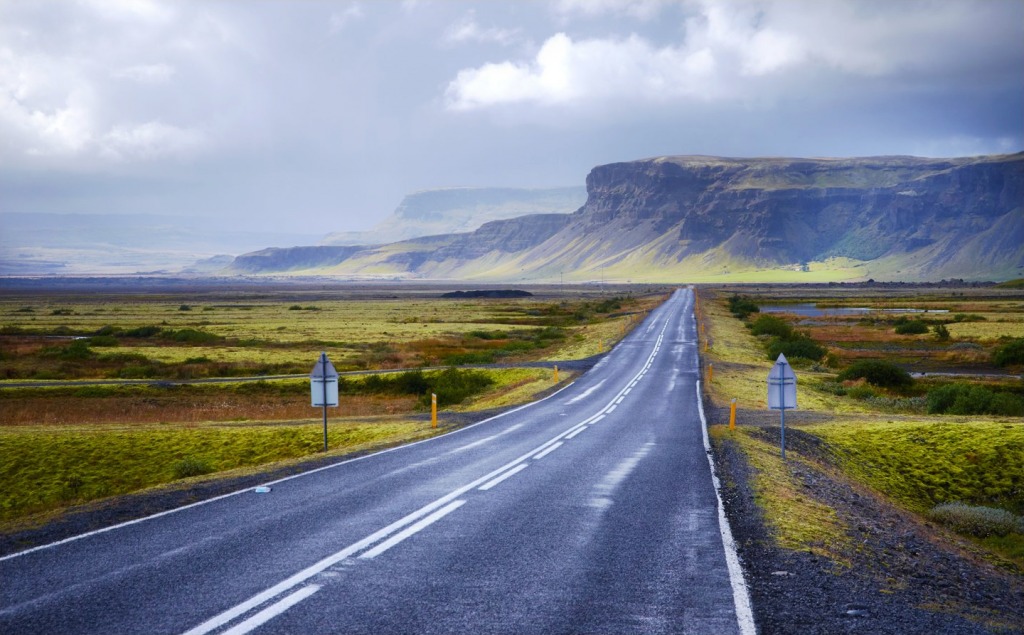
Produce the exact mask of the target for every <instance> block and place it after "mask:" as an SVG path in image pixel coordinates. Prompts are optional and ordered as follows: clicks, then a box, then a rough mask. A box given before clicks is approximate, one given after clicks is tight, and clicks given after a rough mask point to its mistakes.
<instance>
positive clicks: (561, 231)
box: [231, 153, 1024, 282]
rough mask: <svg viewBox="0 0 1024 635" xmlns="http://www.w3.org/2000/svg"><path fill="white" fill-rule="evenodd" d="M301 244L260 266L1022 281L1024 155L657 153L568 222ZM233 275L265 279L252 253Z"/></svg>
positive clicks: (611, 179) (543, 218) (411, 273)
mask: <svg viewBox="0 0 1024 635" xmlns="http://www.w3.org/2000/svg"><path fill="white" fill-rule="evenodd" d="M296 249H298V250H299V251H291V250H276V251H275V256H274V261H275V262H276V263H278V266H276V267H275V268H273V269H270V268H263V269H258V271H259V272H263V273H271V272H274V273H279V272H282V271H290V272H293V273H317V274H330V275H338V276H346V277H363V278H365V277H370V278H372V277H399V278H433V279H440V278H459V279H493V280H533V281H543V280H547V281H551V280H558V279H560V278H563V277H564V279H567V280H597V279H598V278H599V277H600V278H603V279H606V280H614V279H619V280H634V281H714V280H719V281H725V280H732V281H742V280H750V281H808V282H809V281H826V280H855V279H866V278H875V279H877V280H905V281H915V280H939V279H942V278H964V279H989V280H1001V279H1009V278H1018V277H1021V274H1022V272H1024V153H1019V154H1014V155H1001V156H985V157H967V158H954V159H923V158H916V157H867V158H851V159H784V158H756V159H735V158H720V157H706V156H674V157H659V158H654V159H646V160H641V161H630V162H624V163H614V164H610V165H603V166H599V167H596V168H594V169H593V170H592V171H591V173H590V174H589V175H588V177H587V202H586V204H585V205H584V206H583V207H582V208H580V209H579V210H578V211H576V212H575V213H573V214H571V215H567V216H566V215H532V216H525V217H520V218H515V219H510V220H501V221H492V222H490V223H486V224H484V225H483V226H482V227H480V228H479V229H478V230H476V231H474V232H471V233H465V234H449V235H441V236H432V237H426V238H418V239H414V240H409V241H403V242H397V243H392V244H388V245H383V246H377V247H364V248H359V249H355V250H353V251H351V252H346V253H344V254H342V253H338V252H330V251H312V252H311V251H310V249H313V250H317V249H320V250H325V249H327V248H296ZM261 253H262V252H261ZM293 255H294V256H295V257H294V258H293V257H292V256H293ZM263 257H264V258H266V255H264V256H263ZM231 269H232V270H235V271H242V270H244V271H247V272H249V273H253V272H255V271H257V270H255V269H253V258H252V257H251V256H250V255H243V256H240V257H238V258H236V260H235V263H234V264H233V265H232V267H231Z"/></svg>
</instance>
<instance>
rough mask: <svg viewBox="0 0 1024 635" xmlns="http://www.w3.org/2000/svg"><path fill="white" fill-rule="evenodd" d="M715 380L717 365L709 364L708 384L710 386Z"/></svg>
mask: <svg viewBox="0 0 1024 635" xmlns="http://www.w3.org/2000/svg"><path fill="white" fill-rule="evenodd" d="M714 379H715V365H714V364H708V383H709V384H710V383H711V382H712V381H714Z"/></svg>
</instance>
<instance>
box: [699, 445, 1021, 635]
mask: <svg viewBox="0 0 1024 635" xmlns="http://www.w3.org/2000/svg"><path fill="white" fill-rule="evenodd" d="M757 434H759V435H762V436H763V437H764V438H765V439H766V440H770V441H772V442H774V443H776V444H777V443H778V442H779V429H778V427H777V426H776V427H771V426H766V427H763V428H759V429H758V432H757ZM786 440H787V452H796V453H798V454H800V455H801V456H802V457H803V458H806V459H810V460H809V461H808V462H806V463H803V462H801V463H800V464H796V463H795V462H794V465H793V466H792V467H791V469H792V470H793V474H794V475H795V476H796V477H797V478H798V479H799V481H800V482H802V485H803V488H804V491H805V493H806V495H808V496H813V497H815V498H816V499H817V500H819V501H820V502H822V503H824V504H826V505H828V506H830V507H832V508H833V509H834V510H836V512H837V514H838V515H839V517H840V518H841V519H842V520H843V521H844V523H845V524H846V526H847V527H849V530H848V532H847V533H848V537H849V538H850V540H849V543H850V545H851V546H850V547H849V548H845V549H844V553H843V557H844V558H845V559H847V562H846V563H842V564H840V563H836V562H833V561H832V560H830V559H828V558H824V557H821V556H818V555H815V554H813V553H810V552H809V551H807V552H801V551H792V550H787V549H782V548H780V547H778V546H776V545H775V543H774V541H773V539H772V537H771V534H770V529H769V528H768V527H767V525H766V523H765V520H764V517H763V515H762V513H761V511H760V509H759V507H758V505H757V504H756V502H755V500H754V493H753V489H752V486H751V479H752V477H753V476H754V474H753V471H752V468H751V467H750V466H749V465H748V463H747V461H746V458H745V455H744V453H743V451H742V450H741V449H740V448H739V446H738V445H737V444H736V443H735V442H732V441H729V440H727V439H723V440H716V442H715V443H714V445H713V452H714V456H715V461H716V464H717V466H718V470H719V471H720V475H719V476H720V478H721V480H722V488H723V490H722V496H723V500H724V503H725V507H726V513H727V515H728V517H729V522H730V524H731V528H732V531H733V534H734V536H735V539H736V543H737V547H738V550H739V554H740V558H741V560H742V562H743V565H744V570H745V573H746V576H747V582H748V584H749V586H750V592H751V600H752V603H753V607H754V615H755V620H756V622H757V625H758V628H759V632H760V633H761V634H762V635H771V634H774V633H787V634H788V633H806V634H810V635H817V634H823V635H824V634H835V633H871V634H876V633H877V634H890V633H891V634H893V635H897V634H908V633H929V634H940V633H941V634H943V635H945V634H950V635H968V634H971V635H973V634H988V633H1024V576H1021V575H1016V574H1014V573H1010V572H1007V571H1004V570H1002V569H1000V568H997V567H996V566H994V565H993V564H991V563H989V562H987V561H985V560H984V559H983V558H982V557H981V555H980V552H979V551H977V550H976V549H974V548H973V546H972V545H970V544H969V543H967V542H965V541H963V540H961V539H959V538H957V537H956V536H953V535H951V534H948V533H947V532H945V531H943V530H941V529H939V528H937V527H934V526H932V525H930V524H929V523H926V522H924V521H922V520H921V519H919V518H917V517H915V516H914V515H912V514H910V513H907V512H905V511H903V510H901V509H899V508H897V507H895V506H894V505H892V504H890V503H889V502H887V501H886V500H884V499H883V498H882V497H881V496H879V495H877V494H876V493H874V492H872V491H870V490H868V489H867V488H865V487H862V486H860V485H859V484H857V483H854V482H852V481H850V480H849V479H847V478H846V477H845V476H844V475H842V474H841V473H840V472H839V470H838V469H837V468H836V467H835V465H834V464H832V462H831V461H830V455H829V453H828V450H827V448H826V447H825V446H824V444H823V443H822V442H821V441H820V440H819V439H817V438H816V437H813V436H811V435H810V434H807V433H804V432H801V431H800V430H799V429H797V428H793V429H790V428H789V426H788V425H787V430H786Z"/></svg>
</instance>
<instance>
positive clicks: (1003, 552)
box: [700, 287, 1024, 567]
mask: <svg viewBox="0 0 1024 635" xmlns="http://www.w3.org/2000/svg"><path fill="white" fill-rule="evenodd" d="M743 291H745V292H746V293H747V295H745V296H740V295H738V293H737V290H734V289H725V290H716V291H715V292H712V291H710V290H707V291H703V292H702V302H701V305H700V319H701V322H702V324H703V328H702V329H701V333H702V335H701V342H702V343H701V347H702V350H703V351H705V352H704V377H705V382H706V389H707V392H708V393H709V395H710V397H711V399H712V402H713V403H714V404H716V405H718V406H719V407H720V408H724V406H726V405H727V404H728V403H729V402H730V401H731V400H732V399H734V398H735V399H737V403H738V413H739V414H738V417H737V420H738V425H737V428H736V429H735V430H729V429H728V427H727V426H726V425H725V424H727V423H728V421H727V419H724V420H723V418H722V416H721V415H719V417H718V420H714V421H709V423H711V424H714V425H713V426H712V436H713V438H715V439H716V442H718V443H721V442H724V441H726V440H728V441H731V442H734V443H736V444H737V445H738V446H739V447H740V448H741V449H742V450H743V452H744V453H745V455H746V456H747V459H748V461H749V462H750V464H751V465H752V466H753V467H754V471H755V477H754V483H753V487H754V492H755V496H756V499H757V501H758V503H759V505H760V506H761V507H762V508H763V509H764V511H765V515H766V519H767V522H768V523H769V525H770V526H771V527H772V528H773V531H774V534H775V540H776V542H777V543H778V544H779V545H781V546H784V547H786V548H790V549H797V550H811V551H815V552H818V553H821V554H823V555H828V556H829V557H832V558H833V560H835V561H836V562H838V563H840V564H841V563H842V562H843V556H842V551H843V549H844V548H846V547H848V546H849V538H848V534H847V528H846V527H845V526H844V524H843V521H842V518H841V517H840V516H839V515H837V513H836V510H834V509H832V508H830V507H829V506H828V504H827V503H826V502H825V501H824V500H822V499H820V498H818V497H816V496H815V494H814V492H813V491H807V489H806V488H805V487H802V484H801V480H800V478H799V476H798V473H800V472H802V471H803V472H806V471H807V470H812V471H818V472H820V473H830V474H836V473H838V474H839V475H840V478H845V479H849V480H850V481H851V482H854V483H857V484H859V485H860V486H866V487H868V488H870V489H872V490H874V491H875V492H877V493H878V494H880V495H882V496H884V497H886V498H887V499H888V500H889V501H891V502H893V503H894V504H896V505H897V506H899V507H902V508H903V509H905V510H907V511H909V512H911V513H914V514H917V515H918V516H919V517H920V518H921V520H922V521H934V522H936V523H937V524H939V525H942V524H947V525H948V526H947V531H955V532H958V533H959V534H960V535H961V537H963V538H966V539H969V540H972V541H974V542H975V543H976V544H978V545H980V546H982V547H983V548H985V549H988V550H990V552H992V553H993V554H998V557H1001V558H1004V559H1008V560H1010V561H1013V562H1015V563H1016V566H1018V567H1024V383H1022V382H1021V380H1020V379H1019V378H1017V375H1019V374H1020V373H1021V372H1022V370H1024V360H1021V359H1019V358H1017V357H1014V353H1012V352H1010V351H1015V350H1018V348H1019V345H1018V344H1017V343H1018V342H1024V303H1021V302H1020V301H1019V300H1018V299H1015V298H1014V299H1006V298H1004V297H999V296H995V297H985V296H984V294H983V292H977V293H976V294H974V295H971V294H967V295H966V296H965V295H963V294H962V292H952V293H951V292H949V291H942V290H925V291H920V290H918V291H914V292H913V293H910V292H907V293H908V295H907V296H905V297H893V296H892V295H891V294H890V295H884V294H882V293H880V294H879V295H876V296H872V295H871V294H870V293H869V292H865V291H859V292H854V293H850V292H847V293H846V294H845V295H843V294H839V293H833V294H829V295H828V296H826V297H822V296H814V295H813V291H809V290H806V289H803V290H801V289H788V290H785V289H782V290H780V289H771V288H767V287H765V288H761V289H750V288H746V289H744V290H743ZM780 295H782V296H783V297H784V300H783V303H785V302H791V303H794V304H795V303H802V304H803V303H812V304H818V306H821V307H825V306H857V307H863V306H868V307H874V308H878V309H883V308H890V309H891V308H896V307H898V308H912V309H918V310H922V311H923V310H925V309H928V310H929V311H930V312H929V313H917V314H912V317H907V316H906V315H904V314H893V313H882V312H879V313H877V314H875V313H873V314H870V315H867V316H865V315H851V316H840V317H814V318H808V317H806V316H802V315H798V314H797V313H795V312H794V313H786V312H784V311H783V312H781V313H773V314H771V316H770V317H767V318H766V317H765V314H762V313H760V312H759V311H751V312H749V313H747V312H745V311H743V310H742V307H743V305H744V302H743V301H744V300H745V301H746V302H747V305H748V307H749V305H753V306H755V307H757V306H758V305H759V304H760V305H768V304H773V305H777V304H779V297H780ZM734 310H735V312H734ZM936 311H942V312H941V313H939V312H936ZM918 321H920V322H923V323H924V324H923V328H912V329H910V328H907V327H906V326H905V325H906V324H907V323H909V322H918ZM975 325H981V326H975ZM914 326H915V327H916V326H917V325H914ZM940 326H941V327H945V333H943V328H940ZM962 327H968V328H962ZM801 342H803V343H801ZM807 343H810V344H813V345H814V346H810V345H808V344H807ZM780 348H781V349H783V350H789V351H790V353H787V358H788V359H789V361H790V363H791V364H792V366H793V367H794V370H795V371H796V373H797V378H798V395H797V401H798V405H799V410H798V411H796V412H795V413H793V414H792V415H790V416H787V429H789V428H793V429H796V430H799V431H800V432H802V433H807V434H810V435H813V436H814V437H817V438H818V439H820V440H821V441H822V442H823V443H824V448H825V449H826V451H825V454H824V455H820V454H816V453H815V454H807V453H805V452H802V451H801V450H800V449H799V447H795V448H794V447H791V448H790V449H789V452H787V459H788V460H787V461H786V462H783V461H782V460H781V457H780V456H779V448H778V446H777V444H776V443H769V442H768V441H767V440H766V439H767V437H766V435H765V434H763V433H762V428H764V427H765V426H767V427H774V428H777V427H778V421H779V420H778V413H777V411H768V410H767V385H766V378H767V375H768V371H769V370H770V368H771V366H772V363H773V360H774V358H775V356H776V355H777V351H778V350H780ZM907 369H909V370H911V371H916V372H918V373H923V374H922V375H918V376H917V377H916V378H913V377H911V376H910V375H909V374H907V373H906V372H905V371H906V370H907ZM723 411H725V412H727V410H722V409H720V410H718V411H717V412H719V413H721V412H723ZM836 470H838V472H836ZM950 505H952V506H953V509H954V510H955V511H956V512H957V514H959V515H960V516H963V517H968V516H969V518H967V520H968V521H970V522H958V523H946V520H945V519H946V518H947V517H948V514H947V515H944V510H946V509H948V508H949V506H950ZM1014 519H1016V520H1014ZM994 557H995V556H994Z"/></svg>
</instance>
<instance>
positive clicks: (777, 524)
mask: <svg viewBox="0 0 1024 635" xmlns="http://www.w3.org/2000/svg"><path fill="white" fill-rule="evenodd" d="M709 434H710V436H711V437H712V439H714V441H715V443H722V442H729V441H731V442H734V443H736V444H738V445H739V447H740V449H741V450H742V451H743V453H744V455H745V456H746V459H747V462H748V463H749V465H750V466H751V467H752V468H753V469H754V476H753V479H752V483H751V485H752V486H753V490H754V500H755V502H756V503H757V505H758V507H760V508H761V510H762V511H763V513H764V517H765V521H766V522H767V524H768V526H769V528H770V529H771V532H772V537H773V539H774V540H775V543H776V544H777V545H778V546H780V547H783V548H785V549H792V550H795V551H811V552H813V553H816V554H819V555H822V556H826V557H828V558H830V559H832V560H833V561H836V562H839V563H842V562H844V558H843V556H842V555H841V551H842V549H843V548H844V547H845V546H846V545H847V543H848V542H849V541H848V539H847V536H846V526H845V525H844V523H843V522H842V520H841V519H840V518H839V516H838V515H837V514H836V511H835V510H834V509H832V508H831V507H829V506H828V505H826V504H825V503H823V502H821V501H819V500H817V499H816V498H815V497H814V492H812V491H809V490H807V489H806V488H805V487H803V485H802V483H801V482H800V480H799V479H798V477H797V476H796V475H794V473H793V472H794V468H800V469H803V470H813V469H815V468H814V467H813V465H812V464H810V463H808V462H807V461H804V460H803V459H802V458H800V457H799V456H797V455H795V454H792V453H791V454H790V455H789V457H788V461H787V462H783V461H782V458H781V457H780V456H779V449H778V447H777V446H775V445H772V444H768V443H766V442H765V441H763V440H762V439H759V438H756V437H755V436H753V435H752V433H751V430H749V429H743V428H737V429H736V430H731V431H730V430H729V429H728V427H727V426H723V425H715V426H710V427H709Z"/></svg>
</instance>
